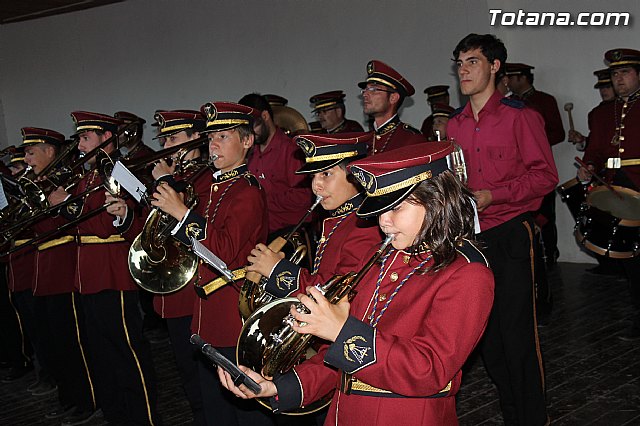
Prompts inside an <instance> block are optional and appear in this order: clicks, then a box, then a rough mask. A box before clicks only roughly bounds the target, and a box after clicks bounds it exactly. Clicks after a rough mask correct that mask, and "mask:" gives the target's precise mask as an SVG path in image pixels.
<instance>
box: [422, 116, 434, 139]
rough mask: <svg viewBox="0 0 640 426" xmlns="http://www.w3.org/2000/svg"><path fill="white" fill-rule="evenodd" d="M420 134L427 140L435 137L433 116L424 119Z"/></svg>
mask: <svg viewBox="0 0 640 426" xmlns="http://www.w3.org/2000/svg"><path fill="white" fill-rule="evenodd" d="M420 133H422V135H423V136H424V137H425V138H427V139H430V138H431V137H432V136H433V135H432V133H433V114H431V115H430V116H428V117H427V118H425V119H424V121H423V122H422V127H420Z"/></svg>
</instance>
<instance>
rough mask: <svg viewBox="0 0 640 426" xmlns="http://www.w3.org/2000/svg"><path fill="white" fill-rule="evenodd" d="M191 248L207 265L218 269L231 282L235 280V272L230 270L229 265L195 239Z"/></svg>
mask: <svg viewBox="0 0 640 426" xmlns="http://www.w3.org/2000/svg"><path fill="white" fill-rule="evenodd" d="M191 248H192V249H193V252H194V253H195V254H196V255H197V256H198V257H199V258H200V259H202V260H204V261H205V262H206V263H207V264H209V265H211V266H213V267H214V268H216V269H217V270H218V271H219V272H220V273H221V274H222V275H224V276H225V277H226V278H227V279H228V280H229V281H232V280H233V272H231V271H230V270H229V268H228V267H227V264H226V263H224V261H223V260H222V259H220V258H219V257H218V256H216V255H215V254H213V252H212V251H211V250H209V249H208V248H206V247H205V246H204V245H202V243H201V242H200V241H198V240H196V239H195V238H193V237H191Z"/></svg>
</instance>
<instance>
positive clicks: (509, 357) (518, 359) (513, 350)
mask: <svg viewBox="0 0 640 426" xmlns="http://www.w3.org/2000/svg"><path fill="white" fill-rule="evenodd" d="M478 239H479V240H480V241H482V242H483V243H484V246H483V247H484V250H483V251H484V253H485V255H486V257H487V259H488V260H489V264H490V266H491V269H492V271H493V274H494V276H495V297H494V303H493V308H492V310H491V315H490V316H489V323H488V324H487V329H486V331H485V334H484V338H483V340H482V342H481V352H482V357H483V360H484V363H485V367H486V368H487V372H488V373H489V376H490V377H491V379H492V380H493V381H494V383H495V384H496V386H497V388H498V393H499V395H500V406H501V408H502V414H503V417H504V422H505V424H506V425H519V426H524V425H536V426H538V425H544V424H545V423H546V422H547V414H546V407H545V397H544V373H543V368H542V357H541V354H540V346H539V342H538V333H537V328H536V320H535V302H534V284H533V283H534V280H533V272H532V271H533V262H534V256H533V221H532V220H531V218H530V216H529V215H528V214H527V215H521V216H518V217H515V218H514V219H511V220H509V221H507V222H505V223H503V224H502V225H499V226H497V227H494V228H491V229H489V230H487V231H484V232H482V233H481V234H479V235H478Z"/></svg>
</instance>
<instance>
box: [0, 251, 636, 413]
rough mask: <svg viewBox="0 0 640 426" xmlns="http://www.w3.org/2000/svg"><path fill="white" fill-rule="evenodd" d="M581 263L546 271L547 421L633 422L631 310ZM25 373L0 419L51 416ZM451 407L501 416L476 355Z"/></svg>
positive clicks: (175, 388) (164, 384) (176, 402)
mask: <svg viewBox="0 0 640 426" xmlns="http://www.w3.org/2000/svg"><path fill="white" fill-rule="evenodd" d="M589 266H591V265H584V264H566V263H563V264H560V265H559V266H558V268H557V269H556V270H555V271H554V272H553V273H552V274H551V280H552V286H553V291H554V298H555V306H554V311H553V314H552V318H551V322H550V324H549V325H548V326H547V327H541V328H540V329H539V331H540V337H541V344H542V350H543V354H544V359H545V369H546V380H547V398H548V406H549V414H550V416H551V418H552V424H553V425H607V426H615V425H640V343H625V342H622V341H620V340H618V339H617V338H616V334H617V333H619V332H620V331H621V330H622V329H623V328H625V327H626V326H628V325H629V323H628V322H627V321H628V320H629V318H630V316H631V312H632V310H631V306H630V304H629V296H628V293H627V290H626V283H625V282H624V281H619V280H616V279H611V278H602V277H600V276H595V275H591V274H588V273H585V269H586V268H587V267H589ZM152 349H153V353H154V360H155V363H156V370H157V373H158V383H159V408H160V412H161V415H162V417H163V421H164V424H165V425H167V426H172V425H183V424H189V423H190V415H189V407H188V404H187V402H186V400H185V398H184V394H183V392H182V389H181V387H180V381H179V378H178V376H177V372H176V368H175V365H174V362H173V355H172V353H171V348H170V346H169V344H168V343H165V344H157V345H153V346H152ZM33 379H34V378H33V374H31V375H28V376H26V377H24V378H22V379H20V380H18V381H17V382H15V383H12V384H1V383H0V425H10V426H14V425H15V426H17V425H25V426H26V425H55V424H59V422H57V421H53V420H45V419H44V417H43V415H44V414H45V413H46V412H47V411H49V410H51V409H52V408H53V405H54V401H55V400H54V398H53V397H49V398H44V399H43V398H36V397H32V396H30V395H29V394H28V393H27V392H26V391H25V388H26V387H27V385H28V384H29V383H31V382H32V381H33ZM458 413H459V416H460V423H461V425H463V426H471V425H499V424H502V420H501V417H500V410H499V407H498V401H497V394H496V391H495V388H494V387H493V385H492V384H491V382H490V381H489V379H488V378H487V375H486V373H485V371H484V368H483V366H482V362H481V360H479V359H478V358H473V359H471V360H470V362H469V365H468V367H467V371H466V374H465V376H464V379H463V387H462V389H461V392H460V394H459V398H458ZM287 423H288V424H291V425H294V424H300V422H298V423H296V421H294V420H293V419H289V421H288V422H287ZM92 424H93V425H102V424H105V422H104V421H101V420H97V421H94V422H93V423H92Z"/></svg>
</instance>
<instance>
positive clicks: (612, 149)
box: [583, 91, 640, 190]
mask: <svg viewBox="0 0 640 426" xmlns="http://www.w3.org/2000/svg"><path fill="white" fill-rule="evenodd" d="M639 101H640V91H637V92H635V93H634V94H632V95H631V96H629V98H628V100H627V101H626V102H625V101H623V100H622V99H620V98H617V99H616V100H614V101H611V102H603V103H601V104H600V105H598V106H597V107H596V108H594V109H593V110H592V111H591V113H590V121H589V130H590V132H589V143H588V144H587V149H586V150H585V152H584V157H583V161H584V162H586V163H589V164H593V165H594V166H595V169H596V171H600V170H602V169H604V168H605V167H606V163H607V159H608V158H617V157H618V156H620V158H621V159H622V160H631V159H635V160H637V159H640V144H638V141H639V140H640V102H639ZM625 104H626V105H627V108H625V117H624V119H622V117H621V116H622V109H623V107H624V105H625ZM620 124H624V127H623V128H622V130H621V131H620V132H621V133H620V135H621V136H622V137H623V138H624V139H622V141H621V142H620V145H614V144H612V140H613V138H614V136H615V135H616V126H620ZM620 148H622V149H624V152H622V153H620V152H619V149H620ZM621 175H625V177H623V176H621ZM606 176H607V178H608V179H609V180H610V181H611V182H613V183H616V184H618V185H622V186H630V185H629V183H630V184H632V185H633V186H635V188H632V189H635V190H640V165H629V166H622V168H621V169H619V170H618V174H616V170H615V169H609V170H607V173H606ZM625 183H626V184H625Z"/></svg>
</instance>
